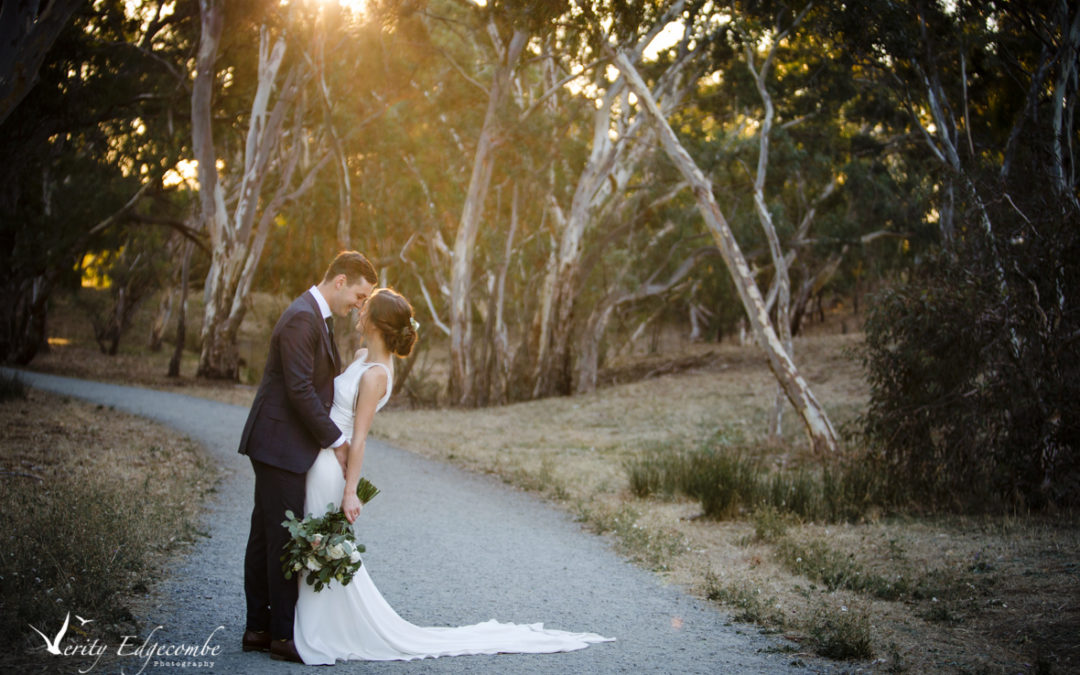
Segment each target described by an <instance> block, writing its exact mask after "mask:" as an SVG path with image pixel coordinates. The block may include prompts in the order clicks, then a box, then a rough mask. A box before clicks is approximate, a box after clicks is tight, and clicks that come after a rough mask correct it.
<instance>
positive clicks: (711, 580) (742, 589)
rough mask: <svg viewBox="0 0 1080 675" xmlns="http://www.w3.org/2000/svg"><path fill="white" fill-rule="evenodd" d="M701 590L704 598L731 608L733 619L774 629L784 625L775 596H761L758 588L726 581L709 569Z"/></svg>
mask: <svg viewBox="0 0 1080 675" xmlns="http://www.w3.org/2000/svg"><path fill="white" fill-rule="evenodd" d="M703 590H704V592H705V597H706V598H708V599H709V600H712V601H713V602H716V603H719V604H721V605H723V606H725V607H727V608H729V609H730V610H732V618H733V619H734V620H735V621H740V622H743V623H756V624H758V625H760V626H763V627H765V628H771V629H776V630H781V629H783V628H784V627H785V621H784V615H783V613H782V612H781V611H780V610H779V609H777V608H776V598H768V599H765V598H763V597H762V595H761V589H760V588H748V587H747V586H745V585H737V584H733V583H726V582H724V581H723V580H721V579H720V577H718V576H717V575H716V573H715V572H713V571H712V570H711V569H709V570H707V571H706V572H705V587H704V589H703Z"/></svg>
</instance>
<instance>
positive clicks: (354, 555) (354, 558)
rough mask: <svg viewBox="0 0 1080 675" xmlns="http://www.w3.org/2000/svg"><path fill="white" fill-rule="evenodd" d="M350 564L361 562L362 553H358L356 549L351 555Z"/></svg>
mask: <svg viewBox="0 0 1080 675" xmlns="http://www.w3.org/2000/svg"><path fill="white" fill-rule="evenodd" d="M349 562H351V563H356V562H360V551H357V550H356V549H355V548H354V549H353V552H352V553H350V554H349Z"/></svg>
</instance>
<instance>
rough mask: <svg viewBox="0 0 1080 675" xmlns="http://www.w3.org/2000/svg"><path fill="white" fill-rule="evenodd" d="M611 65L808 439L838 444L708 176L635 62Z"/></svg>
mask: <svg viewBox="0 0 1080 675" xmlns="http://www.w3.org/2000/svg"><path fill="white" fill-rule="evenodd" d="M615 66H616V67H617V68H618V69H619V70H620V71H621V72H622V73H623V75H625V76H626V79H627V82H628V84H629V86H630V88H631V89H632V90H633V91H634V93H635V94H637V97H638V100H639V102H640V104H641V105H642V106H643V107H644V109H645V111H646V112H647V113H648V115H649V116H650V117H651V118H652V121H653V123H654V125H655V127H656V129H657V133H658V135H659V136H660V143H661V145H662V146H663V148H664V151H665V152H666V153H667V155H668V157H670V158H671V161H672V162H673V163H674V164H675V166H676V167H677V168H678V169H679V171H680V172H681V173H682V174H683V176H684V177H685V178H686V180H687V182H689V183H690V185H691V188H692V189H693V191H694V196H695V198H696V199H697V202H698V208H699V210H700V211H701V214H702V216H703V217H704V220H705V224H706V226H707V227H708V229H709V231H710V233H711V234H712V236H713V239H714V240H715V241H716V244H717V246H718V247H719V249H720V252H721V254H722V255H723V258H724V262H725V263H726V265H727V268H728V271H729V272H730V273H731V278H732V281H733V282H734V283H735V287H736V289H737V290H738V292H739V297H740V299H741V300H742V302H743V306H744V307H745V309H746V314H747V317H748V319H749V321H750V325H751V327H752V329H753V331H754V336H755V337H756V338H757V342H758V345H759V346H761V348H762V349H764V350H765V354H766V356H767V357H768V360H769V367H770V368H771V369H772V371H773V374H774V375H775V376H776V379H777V381H778V382H780V384H781V386H783V388H784V392H785V393H786V394H787V397H788V400H789V401H790V402H791V404H792V406H793V407H794V408H795V410H796V412H798V414H799V415H800V416H801V417H802V420H803V424H804V426H805V428H806V432H807V434H808V435H809V437H810V442H811V444H812V445H813V447H814V449H815V450H817V451H835V450H837V449H838V447H839V443H838V441H837V437H836V431H835V430H834V429H833V426H832V423H831V422H830V421H829V418H828V416H827V415H826V413H825V410H824V408H822V406H821V404H820V403H818V401H817V398H816V397H815V396H814V394H813V392H812V391H811V390H810V386H809V385H808V384H807V382H806V380H805V379H803V377H802V375H800V374H799V371H798V369H797V368H796V366H795V363H794V362H793V361H792V360H791V358H790V357H789V356H788V355H787V352H786V351H785V350H784V346H783V344H782V343H781V342H780V339H779V337H777V335H776V331H775V330H774V329H773V327H772V324H771V323H770V321H769V315H768V313H767V312H766V311H765V301H764V299H763V298H762V297H761V291H760V290H759V289H758V287H757V283H756V282H755V281H754V277H753V274H752V273H751V271H750V267H749V266H748V265H747V263H746V259H745V258H744V257H743V254H742V250H741V249H740V248H739V244H738V242H737V241H736V240H735V236H734V234H733V233H732V231H731V228H730V226H729V225H728V223H727V221H726V219H725V218H724V215H723V214H722V213H721V212H720V207H719V206H718V205H717V203H716V198H715V197H714V196H713V193H712V186H711V184H710V183H709V182H708V180H706V178H705V176H704V174H702V172H701V170H700V169H699V168H698V167H697V165H696V164H695V163H694V160H693V159H692V158H691V157H690V155H689V153H687V152H686V150H685V148H683V147H682V145H681V144H680V143H679V140H678V137H677V136H675V132H674V131H672V129H671V127H670V126H669V125H668V122H667V119H666V118H665V117H664V116H663V114H662V113H661V112H660V109H659V107H658V106H657V104H656V101H655V100H654V99H653V97H652V93H651V92H650V91H649V88H648V87H647V86H646V85H645V82H644V81H643V80H642V79H641V76H640V75H639V74H638V72H637V70H636V69H635V68H634V65H633V63H631V62H630V60H629V59H628V58H627V57H626V55H625V54H623V53H621V52H619V53H616V55H615Z"/></svg>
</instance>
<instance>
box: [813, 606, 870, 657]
mask: <svg viewBox="0 0 1080 675" xmlns="http://www.w3.org/2000/svg"><path fill="white" fill-rule="evenodd" d="M809 633H810V639H811V640H812V641H813V644H814V651H816V652H817V653H818V654H820V655H821V656H824V657H827V658H830V659H839V660H845V661H847V660H857V659H869V658H872V657H873V656H874V650H873V647H872V646H871V643H870V619H869V618H868V617H867V616H866V615H865V614H863V613H861V612H858V611H855V610H853V609H848V608H847V607H839V608H833V607H829V606H827V605H822V606H821V607H820V608H819V609H818V610H817V611H816V612H815V613H814V616H813V618H812V619H811V624H810V630H809Z"/></svg>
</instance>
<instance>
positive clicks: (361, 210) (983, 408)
mask: <svg viewBox="0 0 1080 675" xmlns="http://www.w3.org/2000/svg"><path fill="white" fill-rule="evenodd" d="M836 5H837V4H836V3H799V2H796V3H782V2H734V3H720V2H712V1H706V2H701V1H694V2H691V1H676V2H637V3H626V2H619V1H610V2H608V1H606V0H601V1H597V2H593V1H588V0H573V1H571V0H567V1H565V2H558V1H555V2H545V3H530V2H488V3H486V4H484V5H478V4H476V3H474V2H469V1H466V0H431V1H428V2H423V1H419V0H417V1H407V0H394V1H385V2H374V1H372V2H369V3H367V5H366V6H365V7H364V10H363V12H359V11H355V12H354V11H353V10H351V9H349V8H342V7H341V6H339V5H337V4H336V3H334V2H321V3H320V2H313V1H309V2H288V3H271V2H263V1H260V0H242V1H239V2H228V3H225V2H221V1H220V0H219V1H217V2H215V1H213V0H202V1H201V2H185V1H181V0H177V1H172V2H152V1H147V2H137V1H129V2H110V1H106V0H103V1H99V2H94V3H81V2H71V1H68V2H64V1H61V0H55V1H54V2H43V3H32V2H19V3H4V5H3V8H2V9H0V30H2V31H3V40H2V41H0V42H2V44H0V50H2V51H3V58H2V60H0V63H2V67H3V70H2V72H0V132H2V133H0V157H3V162H0V186H2V187H0V205H2V207H0V214H2V216H0V217H2V219H3V220H2V226H0V227H2V229H0V252H2V253H0V254H2V255H3V264H2V265H0V286H2V288H3V292H4V295H5V302H4V304H3V321H2V322H0V360H3V361H4V362H6V363H15V364H27V363H32V361H33V359H34V357H35V355H37V354H38V353H40V352H41V351H42V350H45V349H48V341H47V338H48V334H49V331H48V320H49V310H50V307H51V306H53V305H54V304H55V302H54V301H55V299H56V298H57V297H59V296H61V295H65V294H72V293H74V292H75V291H76V290H77V289H79V288H80V287H81V286H82V285H83V284H84V283H93V284H96V285H97V286H98V287H99V288H100V289H101V292H99V293H97V294H94V295H93V296H92V299H91V300H83V301H82V302H91V303H93V306H90V307H87V308H86V309H87V316H89V317H92V321H93V329H94V333H95V336H96V338H97V341H98V343H99V344H100V346H101V349H102V350H103V351H105V352H109V353H116V352H117V351H118V349H119V348H120V344H121V342H122V341H142V340H147V339H148V340H149V342H150V344H151V346H152V347H154V348H158V349H164V348H166V347H168V348H172V349H174V350H175V351H176V353H177V355H179V353H180V352H181V350H182V349H183V348H184V346H185V344H187V345H188V346H190V347H197V348H198V350H199V354H200V357H199V366H198V375H199V377H203V378H209V379H228V380H235V379H237V378H238V377H239V376H240V373H241V363H240V355H239V351H238V349H237V337H238V331H239V326H240V323H241V321H242V320H243V318H244V316H245V314H246V312H248V311H249V308H250V306H251V302H252V300H251V298H252V293H254V292H265V293H270V294H275V295H284V296H287V297H291V296H294V295H296V294H298V293H300V292H302V291H303V290H304V289H305V288H307V287H308V286H309V285H310V284H311V283H312V281H313V280H314V279H316V278H317V277H318V276H319V275H321V273H322V271H323V269H324V267H325V265H326V263H327V261H328V260H329V259H330V258H331V257H332V256H333V254H334V253H335V252H336V251H338V250H340V249H344V248H355V249H358V250H361V251H363V252H365V253H366V254H368V255H369V257H371V258H372V260H373V261H374V262H375V263H376V266H377V267H378V268H379V270H380V273H381V274H382V276H383V279H384V281H385V283H387V284H390V285H393V286H395V287H396V288H397V289H398V290H400V291H402V292H403V293H405V294H406V295H407V296H408V297H410V298H411V299H412V300H413V303H414V305H415V306H416V309H417V314H418V317H419V319H420V321H421V323H422V324H423V325H424V331H425V341H424V342H425V343H426V344H427V345H429V346H432V345H440V346H442V345H444V346H445V348H446V350H447V351H448V353H449V363H450V366H449V368H448V370H447V375H446V381H445V382H443V383H440V387H439V396H438V401H437V402H439V403H442V404H448V405H454V406H464V407H473V406H485V405H495V404H502V403H506V402H511V401H519V400H527V399H533V398H539V397H545V396H552V395H566V394H575V393H584V392H589V391H591V390H593V389H595V388H596V386H597V382H598V372H599V369H600V367H601V366H602V365H603V363H604V362H605V358H608V356H609V355H610V354H611V353H613V352H614V351H617V350H618V349H619V348H620V347H621V346H622V345H625V344H626V343H627V342H628V341H629V342H633V341H635V340H639V339H641V336H642V335H643V334H645V332H647V331H648V330H650V327H656V326H663V327H668V328H671V327H674V328H676V329H678V330H682V331H685V333H686V335H687V336H688V337H692V338H693V339H701V340H718V339H721V338H722V337H724V336H731V335H733V334H735V333H738V332H739V331H740V330H746V331H748V332H750V333H752V334H753V335H754V337H755V339H756V341H757V343H758V344H759V345H760V346H761V347H762V349H764V350H765V352H766V353H767V354H768V355H769V358H770V364H771V365H772V367H773V371H774V373H776V375H777V380H778V391H777V397H776V398H777V405H776V408H775V410H776V412H775V418H776V419H774V422H773V428H774V429H776V428H778V427H779V417H780V415H781V414H782V413H783V411H784V409H785V407H786V405H787V404H789V403H790V404H791V406H792V407H793V408H794V410H795V413H796V414H798V415H799V416H800V417H801V418H802V419H803V420H804V423H805V425H806V428H807V431H808V435H809V437H810V438H811V440H812V445H813V446H814V447H815V448H817V449H818V450H819V451H820V452H822V453H823V456H826V455H827V456H830V457H831V456H842V457H843V458H844V461H846V462H850V463H851V465H853V466H855V465H857V466H860V467H861V470H862V471H867V467H870V473H872V472H873V471H878V472H879V473H880V475H882V476H885V477H886V478H890V477H891V480H888V479H887V480H885V481H884V482H883V483H881V484H879V483H876V482H875V483H873V484H870V483H867V484H866V485H863V487H864V489H866V490H873V491H875V494H874V496H873V498H874V499H879V500H882V501H890V502H895V501H898V500H918V499H923V500H927V501H928V503H937V504H941V505H944V506H949V507H955V506H959V507H961V508H964V509H967V508H979V509H983V508H1003V509H1013V508H1018V507H1023V508H1027V507H1035V508H1050V507H1054V508H1056V507H1059V506H1069V505H1073V504H1075V503H1076V501H1077V499H1078V497H1080V460H1078V454H1077V446H1078V443H1080V439H1078V420H1080V409H1078V407H1080V404H1078V403H1077V401H1080V395H1078V394H1080V392H1078V391H1077V388H1078V386H1080V385H1078V384H1077V382H1078V377H1077V376H1078V375H1080V373H1078V372H1077V371H1078V364H1080V354H1078V351H1080V342H1078V339H1080V320H1078V316H1077V310H1076V302H1075V297H1076V294H1077V292H1078V291H1080V279H1078V278H1077V265H1076V260H1077V254H1078V252H1080V251H1078V235H1077V233H1078V225H1080V223H1078V214H1080V203H1078V192H1077V185H1078V184H1077V175H1076V165H1075V157H1074V147H1075V146H1076V145H1077V142H1078V141H1080V137H1078V128H1080V127H1078V120H1077V119H1076V116H1075V111H1076V101H1077V89H1078V78H1080V68H1078V62H1080V8H1076V7H1072V6H1070V5H1069V4H1068V3H1066V2H1064V0H1046V1H1042V2H963V1H955V2H953V1H950V2H930V1H926V2H918V1H912V2H886V1H880V2H878V1H873V0H871V1H869V2H863V3H856V5H855V6H849V7H838V6H836ZM196 295H197V296H199V297H201V299H202V301H201V303H199V304H200V307H201V315H191V313H190V312H188V311H187V309H186V308H187V307H188V304H189V303H188V300H189V298H190V297H191V296H196ZM79 297H84V296H79ZM151 299H152V300H153V301H154V302H158V303H160V306H159V307H158V309H157V315H158V319H157V320H156V321H155V323H154V329H153V331H152V334H151V335H150V336H149V338H147V336H145V335H132V334H130V333H129V331H128V328H129V327H130V322H131V317H132V316H133V312H134V310H135V309H137V308H138V307H140V306H141V305H142V304H143V303H146V302H148V301H150V300H151ZM840 304H842V305H843V306H845V307H861V308H863V309H864V310H867V314H868V320H867V323H866V325H865V332H866V341H865V348H864V350H863V352H862V356H863V359H864V363H865V365H866V372H867V376H868V378H869V381H870V384H871V391H872V395H871V403H870V405H869V408H868V410H867V411H866V414H865V415H864V417H863V419H862V423H861V424H860V425H859V429H858V430H857V431H856V432H854V433H853V434H849V435H848V437H847V438H841V437H840V436H839V435H838V434H837V433H836V431H835V430H834V429H832V425H831V424H830V423H829V421H828V417H827V415H826V414H825V409H824V408H825V407H826V406H827V404H828V401H824V402H821V403H818V402H817V401H816V399H814V397H813V395H812V392H811V391H810V389H809V387H808V386H807V385H806V383H805V380H803V378H801V377H800V376H799V374H798V370H797V367H798V363H799V355H798V353H797V351H796V350H795V348H794V347H795V343H794V342H793V340H792V337H793V336H796V335H798V333H799V331H800V330H801V329H802V328H803V327H804V326H805V324H806V321H807V317H808V316H809V315H810V313H811V312H812V311H815V310H816V311H819V312H823V311H824V310H825V309H826V308H829V307H834V306H837V305H840ZM167 336H169V337H170V339H171V344H170V342H169V341H168V340H166V337H167ZM418 353H419V352H418ZM178 364H179V356H178V357H177V358H176V359H174V369H178ZM408 368H409V364H402V366H401V368H400V369H399V373H401V374H404V375H405V376H407V370H408ZM822 403H823V404H825V405H824V406H823V405H822ZM789 410H790V409H789ZM830 461H831V460H830ZM859 475H863V474H862V473H860V474H859ZM860 485H862V484H860Z"/></svg>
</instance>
